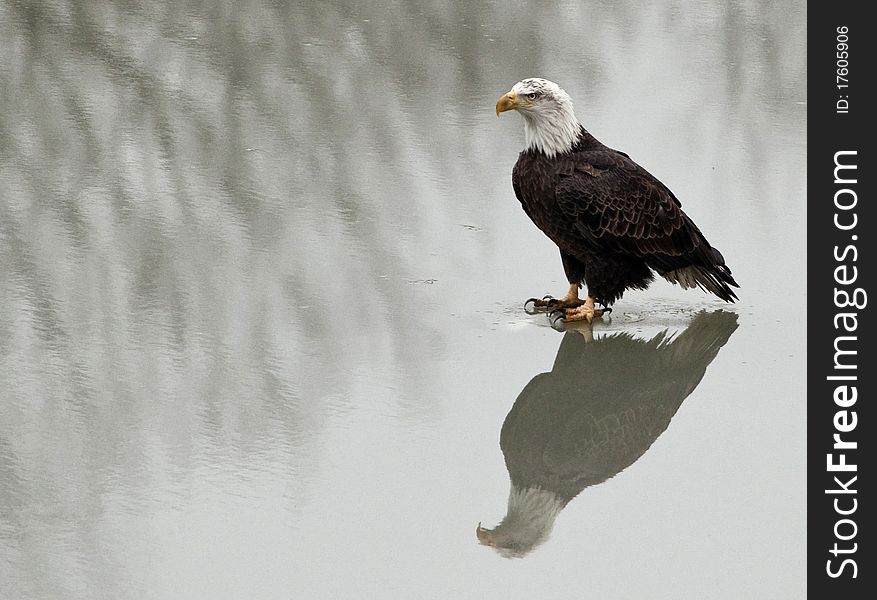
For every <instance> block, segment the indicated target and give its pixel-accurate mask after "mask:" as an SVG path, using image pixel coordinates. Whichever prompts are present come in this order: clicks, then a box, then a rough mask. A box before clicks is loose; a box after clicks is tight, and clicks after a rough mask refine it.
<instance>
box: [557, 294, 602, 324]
mask: <svg viewBox="0 0 877 600" xmlns="http://www.w3.org/2000/svg"><path fill="white" fill-rule="evenodd" d="M611 312H612V309H611V308H609V307H606V308H597V307H596V306H595V305H594V299H593V298H592V297H591V296H588V298H587V300H583V301H581V302H580V304H579V305H578V306H575V307H572V308H565V309H561V310H555V311H553V312H552V313H551V315H550V318H551V322H552V323H556V322H558V321H560V322H563V323H573V322H575V321H587V322H588V323H590V322H592V321H593V320H594V319H599V318H600V317H602V316H603V315H604V314H609V313H611Z"/></svg>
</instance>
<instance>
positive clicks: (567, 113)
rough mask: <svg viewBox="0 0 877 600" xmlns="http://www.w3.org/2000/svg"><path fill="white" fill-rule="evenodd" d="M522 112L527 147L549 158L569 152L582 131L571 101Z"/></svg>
mask: <svg viewBox="0 0 877 600" xmlns="http://www.w3.org/2000/svg"><path fill="white" fill-rule="evenodd" d="M521 114H522V115H523V116H524V141H525V142H526V144H527V149H528V150H533V151H538V152H542V153H543V154H545V156H547V157H549V158H552V157H554V156H557V155H558V154H562V153H564V152H569V151H570V149H572V147H573V146H574V145H575V143H576V141H577V140H578V138H579V133H580V132H581V131H582V125H581V123H579V120H578V119H576V115H575V113H574V112H573V107H572V103H571V102H563V103H561V104H560V105H559V106H551V107H545V108H544V109H543V110H539V111H521Z"/></svg>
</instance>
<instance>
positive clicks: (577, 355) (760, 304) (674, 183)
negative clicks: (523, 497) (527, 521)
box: [0, 0, 807, 599]
mask: <svg viewBox="0 0 877 600" xmlns="http://www.w3.org/2000/svg"><path fill="white" fill-rule="evenodd" d="M804 33H805V13H804V6H803V5H802V4H801V3H797V2H777V3H770V4H766V3H762V2H755V1H745V0H739V1H735V2H716V3H698V4H696V5H694V4H693V3H683V2H672V1H670V2H656V3H648V5H647V6H643V3H640V2H634V1H630V2H624V1H618V0H614V1H612V2H589V3H577V2H548V3H526V4H525V3H516V2H512V3H509V2H488V3H483V2H472V3H470V2H463V1H459V2H450V3H438V2H436V3H433V2H425V1H397V2H386V1H383V2H374V3H358V2H345V1H340V2H327V3H304V2H301V3H291V4H286V3H283V2H276V1H267V0H237V1H234V2H231V1H229V2H190V1H182V2H167V1H165V2H162V1H155V2H147V1H138V0H130V1H119V2H90V3H85V2H76V1H74V0H69V1H66V2H64V1H51V0H49V1H45V2H31V1H24V2H13V1H6V0H3V1H2V2H0V57H2V60H0V598H4V599H5V598H10V599H18V598H21V599H31V598H40V599H43V598H46V599H49V598H107V599H115V598H138V599H139V598H205V599H217V598H260V599H261V598H266V599H267V598H560V597H574V598H582V597H585V598H623V599H627V598H653V599H654V598H668V599H669V598H672V599H678V598H770V599H778V598H790V599H793V598H801V597H803V596H804V569H805V555H804V549H805V535H804V533H805V502H804V483H805V470H804V466H805V463H804V444H805V428H804V426H805V421H804V381H803V376H804V364H805V352H804V340H805V330H804V310H805V304H806V303H805V297H804V289H805V288H804V284H805V272H804V260H805V252H806V250H805V238H804V226H805V216H804V201H805V187H804V177H803V175H804V168H805V156H806V154H805V135H804V134H805V131H804V124H805V118H806V109H807V107H806V88H805V74H806V73H805V37H804ZM534 75H539V76H545V77H548V78H550V79H553V80H555V81H557V82H558V83H560V84H561V85H562V86H563V87H564V88H565V89H566V90H567V91H568V92H569V93H570V95H571V96H572V97H573V99H574V100H575V102H576V108H577V113H578V115H579V117H580V119H581V120H582V121H583V123H584V124H585V125H586V126H587V127H588V128H589V130H590V131H591V132H592V133H594V134H595V135H596V136H597V137H598V138H599V139H601V140H602V141H604V142H605V143H607V144H609V145H611V146H613V147H616V148H619V149H622V150H625V151H626V152H628V153H629V154H630V155H631V156H632V157H633V158H634V159H635V160H637V161H638V162H639V163H640V164H642V165H643V166H645V167H646V168H647V169H649V170H650V171H651V172H652V173H654V174H655V175H657V176H658V177H659V178H661V179H662V181H664V183H666V184H667V185H668V186H669V187H670V188H671V189H672V190H674V192H675V193H676V195H677V196H678V197H679V198H680V199H681V200H682V203H683V205H684V206H685V208H686V210H687V211H688V213H689V214H690V215H691V216H692V217H693V218H694V220H695V221H696V222H697V223H698V225H699V226H700V227H701V229H702V230H703V231H704V232H705V233H706V234H707V236H708V237H709V238H710V241H711V242H712V243H713V244H714V245H715V246H717V247H718V248H720V249H721V250H722V252H723V254H724V255H725V257H726V259H727V261H728V263H729V265H730V266H731V267H732V268H733V270H734V274H735V276H736V278H737V280H738V281H739V282H740V284H741V286H742V287H741V290H740V298H741V301H740V302H739V303H738V304H736V305H733V306H727V305H724V304H723V303H722V302H720V301H716V300H714V299H712V298H710V297H708V296H706V295H704V294H703V293H701V292H700V291H682V290H680V289H678V288H673V287H671V286H670V285H669V284H667V283H665V282H659V283H656V284H654V285H653V286H652V287H651V288H650V289H649V290H647V291H644V292H631V293H628V294H627V295H625V297H624V299H623V300H622V301H620V302H619V303H617V304H616V306H615V312H613V314H612V315H611V318H608V319H604V321H603V322H598V323H596V324H595V325H594V327H593V330H592V331H591V332H588V331H586V330H576V331H570V332H568V333H566V334H563V333H560V332H558V331H555V330H554V329H552V328H551V327H550V326H549V322H548V319H547V318H546V316H545V315H528V314H526V313H525V312H524V311H523V310H522V305H523V302H524V300H525V299H526V298H528V297H531V296H542V295H543V294H546V293H551V294H555V295H558V294H562V293H563V292H564V291H565V289H566V282H565V280H564V276H563V270H562V268H561V265H560V261H559V257H558V255H557V250H556V248H555V247H554V246H553V245H552V244H551V242H549V241H548V240H547V238H545V237H544V236H543V235H542V234H541V233H540V232H539V231H538V230H537V229H536V228H535V227H534V226H533V225H532V223H530V221H529V220H528V219H527V217H526V215H525V214H524V213H523V212H522V211H521V210H520V207H519V204H518V202H517V200H515V198H514V195H513V192H512V189H511V183H510V172H511V168H512V165H513V164H514V161H515V159H516V156H517V152H518V151H519V150H520V148H521V146H522V140H523V126H522V122H521V119H520V118H519V117H518V116H517V115H515V114H506V115H503V117H502V118H501V119H497V118H496V117H495V115H494V104H495V102H496V99H497V98H498V97H499V96H500V95H501V94H502V93H504V92H505V91H507V90H508V89H509V88H510V87H511V86H512V85H513V84H514V83H515V82H516V81H518V80H519V79H522V78H524V77H527V76H534ZM723 309H724V311H731V312H730V314H729V313H728V312H719V311H722V310H723ZM543 373H545V374H546V375H541V374H543ZM540 403H542V404H540ZM543 404H544V406H543ZM507 417H508V419H507ZM671 419H672V420H671ZM504 423H506V424H507V426H506V427H505V428H504V426H503V424H504ZM501 432H502V440H501ZM501 441H502V445H501V444H500V442H501ZM510 478H511V480H512V481H514V482H516V485H517V486H518V487H520V488H522V489H531V490H532V489H538V490H541V492H542V493H543V494H547V495H548V496H549V497H550V498H551V499H553V500H552V501H553V502H555V505H556V506H555V508H557V510H555V513H556V519H555V520H554V521H553V529H552V528H551V523H547V524H544V525H545V527H543V530H542V531H541V533H539V535H534V534H532V532H530V534H527V533H526V531H525V532H524V533H522V532H521V531H520V530H517V531H513V532H512V533H511V534H506V535H505V537H503V535H501V532H503V531H507V530H508V529H509V528H510V527H511V526H512V525H515V524H514V523H511V524H510V523H509V522H508V521H507V522H506V523H505V525H503V526H500V527H498V525H499V524H500V523H501V522H502V521H503V519H504V517H505V516H506V509H507V506H506V505H507V500H508V496H509V489H510V488H509V481H510ZM558 511H559V512H558ZM479 522H480V523H481V525H482V527H483V528H484V529H483V530H482V531H481V535H480V536H478V535H476V526H477V525H478V523H479ZM524 529H526V528H524ZM485 531H492V532H494V533H493V536H494V537H493V540H492V543H494V544H496V545H494V546H493V547H491V546H489V545H485V544H480V543H479V537H481V538H484V537H485V534H484V532H485ZM497 532H500V533H497ZM528 535H529V538H527V536H528ZM524 538H527V539H524ZM481 541H486V539H481ZM503 541H504V542H503ZM503 543H505V544H506V546H503V545H502V544H503ZM510 555H511V556H513V557H512V558H509V556H510Z"/></svg>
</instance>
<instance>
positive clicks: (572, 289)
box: [524, 283, 585, 310]
mask: <svg viewBox="0 0 877 600" xmlns="http://www.w3.org/2000/svg"><path fill="white" fill-rule="evenodd" d="M530 303H532V305H533V307H534V308H545V309H551V310H555V309H561V308H575V307H577V306H581V305H582V304H584V303H585V301H584V300H582V299H581V298H579V284H578V283H571V284H569V291H568V292H567V293H566V296H564V297H563V298H560V299H558V298H553V297H551V296H545V297H544V298H530V299H529V300H527V302H525V303H524V306H527V305H529V304H530Z"/></svg>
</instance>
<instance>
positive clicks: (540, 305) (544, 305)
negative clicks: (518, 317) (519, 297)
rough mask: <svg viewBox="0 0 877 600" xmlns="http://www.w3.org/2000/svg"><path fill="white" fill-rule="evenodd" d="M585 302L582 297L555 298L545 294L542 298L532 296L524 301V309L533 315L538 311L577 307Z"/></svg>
mask: <svg viewBox="0 0 877 600" xmlns="http://www.w3.org/2000/svg"><path fill="white" fill-rule="evenodd" d="M584 303H585V301H584V300H582V299H581V298H554V297H553V296H544V297H542V298H530V299H529V300H527V301H526V302H524V310H525V311H527V312H528V313H530V314H531V315H532V314H536V313H537V312H548V311H552V310H559V309H565V308H575V307H577V306H581V305H582V304H584Z"/></svg>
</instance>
